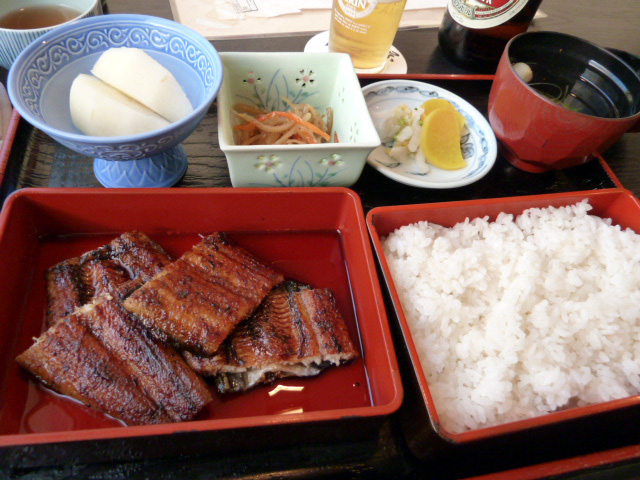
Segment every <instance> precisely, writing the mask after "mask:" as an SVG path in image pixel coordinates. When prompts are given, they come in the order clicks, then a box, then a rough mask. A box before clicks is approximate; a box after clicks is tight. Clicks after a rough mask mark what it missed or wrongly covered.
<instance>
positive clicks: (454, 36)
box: [438, 0, 542, 73]
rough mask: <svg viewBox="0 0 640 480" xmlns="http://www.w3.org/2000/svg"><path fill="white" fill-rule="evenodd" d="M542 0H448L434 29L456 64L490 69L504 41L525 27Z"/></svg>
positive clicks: (491, 70)
mask: <svg viewBox="0 0 640 480" xmlns="http://www.w3.org/2000/svg"><path fill="white" fill-rule="evenodd" d="M541 2H542V0H449V2H448V4H447V9H446V10H445V13H444V18H443V19H442V24H441V25H440V30H439V31H438V43H439V44H440V48H441V49H442V51H443V52H444V53H445V55H447V57H449V59H450V60H451V61H452V62H453V63H455V64H456V65H458V66H460V67H463V68H467V69H469V70H475V71H478V72H486V73H493V72H495V70H496V67H497V66H498V62H499V61H500V56H501V55H502V52H503V50H504V47H505V46H506V44H507V42H508V41H509V40H510V39H511V38H512V37H515V36H516V35H517V34H519V33H522V32H524V31H526V30H527V28H529V24H530V23H531V19H532V18H533V16H534V15H535V14H536V11H537V10H538V7H539V6H540V3H541Z"/></svg>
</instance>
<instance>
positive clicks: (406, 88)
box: [362, 80, 498, 188]
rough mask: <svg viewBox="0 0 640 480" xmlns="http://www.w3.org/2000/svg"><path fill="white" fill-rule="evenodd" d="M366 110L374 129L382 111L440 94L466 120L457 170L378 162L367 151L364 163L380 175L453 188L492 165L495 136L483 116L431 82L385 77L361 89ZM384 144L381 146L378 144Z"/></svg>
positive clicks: (475, 178) (414, 104)
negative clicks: (424, 170) (425, 169)
mask: <svg viewBox="0 0 640 480" xmlns="http://www.w3.org/2000/svg"><path fill="white" fill-rule="evenodd" d="M362 93H363V95H364V98H365V101H366V103H367V108H368V109H369V114H370V115H371V119H372V120H373V124H374V125H375V127H376V130H378V132H379V131H380V127H381V125H382V123H383V122H384V119H385V118H386V115H385V114H384V113H385V112H387V111H389V110H391V109H393V108H395V107H397V106H399V105H402V104H406V105H408V106H409V107H411V108H416V107H419V106H420V105H422V104H423V103H424V102H425V101H426V100H429V99H431V98H438V97H440V98H444V99H445V100H448V101H449V102H450V103H452V104H453V106H454V107H456V109H457V110H458V112H460V113H461V114H462V115H463V116H464V117H465V120H466V124H467V129H468V131H469V133H468V135H466V134H465V135H464V136H463V137H462V152H463V156H464V158H465V160H466V162H467V166H466V167H464V168H462V169H460V170H443V169H440V168H437V167H434V166H433V165H429V171H428V172H427V173H422V172H420V171H417V169H416V168H415V167H414V164H413V162H411V163H407V164H405V163H400V162H397V161H395V160H393V159H390V161H389V162H382V161H378V160H375V159H373V158H372V156H371V155H369V158H367V163H369V165H371V166H372V167H373V168H375V169H376V170H378V171H379V172H380V173H382V174H383V175H385V176H387V177H389V178H390V179H392V180H395V181H397V182H400V183H404V184H406V185H411V186H413V187H421V188H456V187H462V186H464V185H469V184H470V183H473V182H476V181H478V180H480V179H481V178H482V177H484V176H485V175H486V174H487V173H489V171H490V170H491V168H492V167H493V165H494V163H495V161H496V156H497V155H498V144H497V142H496V136H495V135H494V133H493V130H492V129H491V126H490V125H489V122H488V121H487V120H486V118H485V117H484V116H483V115H482V114H481V113H480V112H479V111H478V110H477V109H476V108H475V107H474V106H473V105H471V104H470V103H469V102H467V101H466V100H464V99H462V98H460V97H459V96H458V95H455V94H454V93H451V92H449V91H448V90H445V89H443V88H440V87H436V86H435V85H430V84H428V83H424V82H418V81H414V80H385V81H381V82H376V83H372V84H370V85H367V86H366V87H364V88H363V89H362ZM378 148H384V146H381V147H378Z"/></svg>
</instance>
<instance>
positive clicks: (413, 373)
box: [367, 189, 640, 457]
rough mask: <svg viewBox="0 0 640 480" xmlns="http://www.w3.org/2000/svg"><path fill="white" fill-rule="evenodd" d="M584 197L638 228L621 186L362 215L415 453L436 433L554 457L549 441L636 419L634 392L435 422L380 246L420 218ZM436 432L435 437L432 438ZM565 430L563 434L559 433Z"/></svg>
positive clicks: (440, 220) (446, 219)
mask: <svg viewBox="0 0 640 480" xmlns="http://www.w3.org/2000/svg"><path fill="white" fill-rule="evenodd" d="M583 199H588V200H589V203H590V204H591V205H592V206H593V210H591V211H590V212H589V213H590V214H593V215H597V216H599V217H602V218H611V219H612V220H613V224H615V225H620V226H621V227H622V228H623V229H624V228H631V229H632V230H633V231H635V232H640V202H639V201H638V200H637V199H636V198H635V197H634V196H633V195H632V194H631V192H629V191H627V190H624V189H606V190H598V191H595V190H594V191H583V192H570V193H557V194H546V195H535V196H522V197H510V198H493V199H482V200H471V201H458V202H443V203H434V204H421V205H405V206H388V207H377V208H374V209H372V210H371V211H370V212H369V213H368V215H367V226H368V228H369V231H370V234H371V237H372V240H373V244H374V249H375V251H376V253H377V256H378V259H379V262H380V265H381V270H382V273H383V276H384V280H385V281H386V285H387V287H388V293H389V295H390V298H391V302H392V303H393V307H394V309H395V313H396V315H397V320H398V323H399V329H398V330H399V336H401V339H402V341H403V343H404V347H405V348H404V349H403V351H402V353H404V355H400V352H399V356H400V358H401V359H404V358H406V360H407V362H406V365H405V364H404V362H403V361H401V368H403V369H404V368H405V367H407V368H408V370H410V372H409V371H404V370H403V372H404V373H406V374H407V376H406V377H405V379H406V380H407V381H408V383H406V384H405V388H406V391H407V398H408V400H409V399H412V401H411V402H407V405H406V408H405V407H403V416H404V417H406V421H405V422H404V430H405V435H406V437H407V440H408V444H409V448H410V449H411V451H412V452H413V453H414V454H416V455H417V456H419V457H428V456H429V455H432V454H433V451H434V448H435V447H434V445H436V444H437V441H435V440H434V437H436V438H437V437H438V436H439V437H440V438H439V440H441V441H442V440H444V442H443V443H444V444H447V445H450V446H451V445H454V446H457V447H455V448H459V447H460V445H469V448H477V449H478V450H477V451H485V449H484V448H485V447H487V448H486V451H488V452H490V451H495V450H496V449H502V450H503V454H504V455H505V456H507V455H509V454H508V453H507V452H509V451H510V449H513V451H517V450H518V449H521V448H525V449H537V448H547V447H548V450H550V451H551V453H550V454H553V448H555V447H553V446H552V445H554V443H553V442H555V441H557V442H563V443H564V444H565V447H562V448H564V449H565V450H566V451H567V452H568V451H569V449H570V447H572V446H574V445H577V444H578V443H580V442H582V441H584V439H583V438H582V435H583V434H586V433H587V432H588V433H589V434H590V435H598V434H602V433H607V435H613V436H615V435H617V433H616V432H619V431H622V428H620V424H619V423H617V422H625V421H628V420H630V419H632V418H636V417H637V412H638V410H637V406H638V405H639V404H640V396H638V395H636V396H631V397H627V398H623V399H619V400H614V401H609V402H604V403H598V404H592V405H588V406H581V407H575V408H567V409H563V410H560V411H556V412H553V413H550V414H546V415H542V416H538V417H532V418H528V419H525V420H520V421H515V422H509V423H504V424H501V425H496V426H491V427H486V428H479V429H475V430H468V431H465V432H462V433H456V432H451V431H449V430H447V428H445V427H444V426H443V425H442V423H441V420H440V417H439V414H438V411H437V409H436V406H435V404H434V401H433V399H432V396H431V392H430V389H429V384H428V382H427V379H426V376H425V373H424V371H423V368H422V365H421V362H420V359H419V356H418V352H417V350H416V346H415V343H414V341H413V339H412V335H411V332H410V329H409V325H408V323H407V318H406V315H405V312H404V310H403V307H402V304H401V302H400V298H399V295H398V291H397V289H396V286H395V285H394V280H393V278H392V275H391V272H390V269H389V265H388V263H387V260H386V258H385V254H384V251H383V247H382V243H381V239H382V238H383V237H386V236H387V235H388V234H389V233H391V232H392V231H394V230H395V229H396V228H399V227H401V226H403V225H408V224H412V223H415V222H418V221H424V220H426V221H429V222H432V223H435V224H439V225H442V226H445V227H452V226H453V225H455V224H456V223H458V222H462V221H464V220H465V219H466V218H469V219H473V218H476V217H484V216H489V218H490V220H492V221H493V220H495V219H496V216H497V215H498V214H499V213H501V212H505V213H510V214H514V215H518V214H520V213H522V212H523V211H524V210H525V209H528V208H532V207H538V208H540V207H548V206H554V207H559V206H564V205H571V204H575V203H578V202H580V201H581V200H583ZM411 380H413V382H411ZM411 383H413V385H414V388H415V394H414V393H413V390H411V389H410V384H411ZM414 397H415V398H414ZM613 414H615V415H617V416H616V417H615V421H614V420H613V419H612V417H607V415H613ZM434 432H435V433H436V434H437V435H434ZM577 432H581V433H580V436H576V433H577ZM564 435H567V436H566V437H564ZM556 439H557V440H556ZM560 439H562V440H560ZM565 439H566V441H565ZM567 442H569V443H567ZM556 450H557V449H556Z"/></svg>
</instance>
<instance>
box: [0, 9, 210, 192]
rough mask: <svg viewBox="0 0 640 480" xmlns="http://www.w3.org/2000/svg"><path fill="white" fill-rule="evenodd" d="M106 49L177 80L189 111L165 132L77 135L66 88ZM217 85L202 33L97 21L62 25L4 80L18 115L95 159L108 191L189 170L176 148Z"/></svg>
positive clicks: (131, 18) (165, 23)
mask: <svg viewBox="0 0 640 480" xmlns="http://www.w3.org/2000/svg"><path fill="white" fill-rule="evenodd" d="M112 47H135V48H140V49H142V50H144V51H145V52H146V53H147V54H149V55H150V56H151V57H153V58H154V59H155V60H157V61H158V62H160V63H161V64H162V65H163V66H164V67H166V68H167V69H168V70H169V71H170V72H171V73H172V74H173V75H174V76H175V77H176V79H177V80H178V83H180V85H181V86H182V89H183V90H184V91H185V93H186V95H187V97H188V98H189V100H190V101H191V104H192V105H193V109H194V110H193V112H192V113H191V114H189V115H187V116H186V117H184V118H182V119H181V120H179V121H177V122H174V123H172V124H171V125H168V126H166V127H163V128H160V129H157V130H153V131H150V132H145V133H140V134H137V135H128V136H118V137H93V136H88V135H83V134H82V133H81V132H80V131H79V130H78V129H76V127H75V126H74V125H73V122H72V121H71V112H70V110H69V89H70V87H71V83H72V82H73V80H74V79H75V78H76V76H77V75H78V74H79V73H86V74H88V73H90V71H91V69H92V68H93V65H94V64H95V62H96V61H97V60H98V58H99V57H100V55H101V54H102V53H103V52H104V51H105V50H108V49H109V48H112ZM221 83H222V62H221V61H220V57H219V55H218V53H217V51H216V50H215V49H214V48H213V46H212V45H211V44H210V43H209V41H207V40H206V39H205V38H204V37H202V36H201V35H200V34H198V33H196V32H195V31H193V30H191V29H189V28H187V27H184V26H182V25H180V24H179V23H176V22H173V21H170V20H165V19H162V18H157V17H151V16H146V15H128V14H127V15H124V14H123V15H102V16H98V17H92V18H85V19H82V20H78V21H76V22H71V23H68V24H65V25H61V26H60V27H57V28H55V29H53V30H52V31H50V32H47V33H46V34H44V35H43V36H41V37H39V38H38V39H37V40H36V41H34V42H33V43H31V44H30V45H29V46H28V47H27V48H26V49H25V50H23V52H22V53H21V54H20V56H18V58H17V59H16V61H15V63H14V64H13V66H12V67H11V70H10V71H9V76H8V79H7V85H8V88H7V90H8V92H9V96H10V98H11V101H12V103H13V105H14V107H15V108H16V110H17V111H18V112H19V113H20V115H21V116H22V117H23V118H24V119H25V120H27V121H28V122H29V123H31V124H32V125H34V126H35V127H37V128H38V129H40V130H42V131H43V132H45V133H46V134H48V135H49V136H51V137H52V138H53V139H54V140H56V141H58V142H59V143H61V144H62V145H64V146H65V147H67V148H70V149H71V150H74V151H76V152H78V153H81V154H83V155H87V156H89V157H94V158H95V160H94V172H95V174H96V177H97V178H98V180H99V181H100V183H102V184H103V185H105V186H107V187H169V186H171V185H173V184H175V183H176V182H178V181H179V180H180V178H181V177H182V176H183V175H184V173H185V171H186V169H187V163H188V161H187V156H186V153H185V150H184V148H183V147H182V146H181V145H180V142H181V141H182V140H184V139H185V138H186V137H187V136H188V135H190V134H191V132H193V130H194V129H195V128H196V127H197V125H198V124H199V123H200V121H201V120H202V118H203V117H204V116H205V114H206V113H207V111H208V110H209V107H210V106H211V104H212V103H213V100H214V99H215V98H216V95H217V93H218V90H219V89H220V85H221Z"/></svg>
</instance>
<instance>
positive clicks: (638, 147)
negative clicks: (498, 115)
mask: <svg viewBox="0 0 640 480" xmlns="http://www.w3.org/2000/svg"><path fill="white" fill-rule="evenodd" d="M108 5H109V11H110V12H111V13H140V14H147V15H156V16H159V17H163V18H169V19H173V15H172V12H171V5H170V3H169V0H108ZM540 10H541V11H542V12H544V13H545V14H546V15H547V16H546V17H544V18H539V19H536V20H535V21H534V22H533V24H532V25H531V29H532V30H552V31H557V32H562V33H567V34H570V35H575V36H578V37H581V38H584V39H586V40H589V41H591V42H594V43H596V44H598V45H600V46H603V47H607V48H616V49H619V50H623V51H626V52H629V53H631V54H633V55H636V56H639V57H640V0H615V1H611V2H607V1H601V0H544V1H543V2H542V4H541V6H540ZM326 29H328V24H327V25H319V26H318V30H326ZM309 38H310V35H296V36H288V37H275V38H273V37H271V38H268V39H264V38H251V39H239V40H220V41H214V42H213V45H214V46H215V47H216V49H217V50H218V51H221V52H224V51H302V50H303V49H304V46H305V44H306V43H307V41H308V40H309ZM394 45H395V46H396V47H397V48H398V49H399V50H400V51H401V52H402V54H403V55H404V56H405V58H406V60H407V64H408V68H409V73H469V72H467V71H465V70H462V69H460V68H457V67H456V66H455V65H453V64H451V63H450V62H449V61H448V60H447V59H446V58H445V57H444V56H443V55H442V53H441V51H440V49H439V47H438V39H437V29H436V28H428V29H407V30H401V31H400V32H398V35H397V36H396V39H395V41H394ZM605 158H606V159H607V161H608V163H609V165H610V166H611V168H612V170H613V171H614V173H615V174H616V175H617V176H618V178H619V179H620V181H621V182H622V184H623V185H624V186H625V187H626V188H628V189H630V190H631V191H633V192H634V194H635V195H636V196H640V133H634V134H626V135H625V136H623V138H622V139H621V140H620V141H619V142H618V143H616V144H615V145H614V146H613V147H612V148H611V149H610V150H609V151H608V152H607V153H606V155H605Z"/></svg>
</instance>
